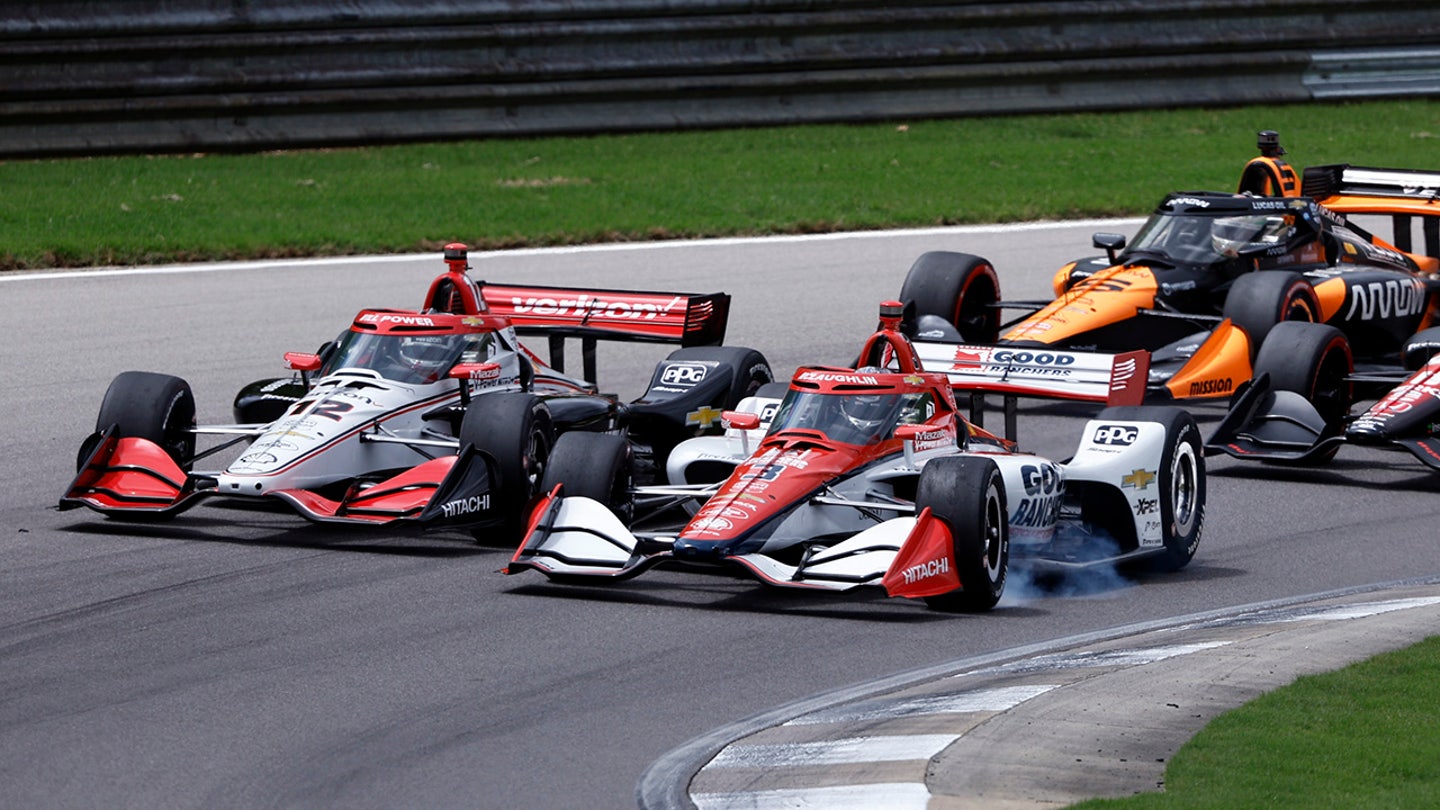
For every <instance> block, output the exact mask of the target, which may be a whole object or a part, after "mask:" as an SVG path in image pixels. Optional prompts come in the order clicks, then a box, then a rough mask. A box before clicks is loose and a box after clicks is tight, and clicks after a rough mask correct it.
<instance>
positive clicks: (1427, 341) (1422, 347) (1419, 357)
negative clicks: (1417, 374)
mask: <svg viewBox="0 0 1440 810" xmlns="http://www.w3.org/2000/svg"><path fill="white" fill-rule="evenodd" d="M1437 354H1440V326H1432V327H1430V328H1429V329H1421V330H1420V331H1419V332H1416V333H1415V334H1414V335H1411V336H1410V338H1409V339H1408V340H1406V341H1405V345H1404V347H1403V348H1402V349H1401V350H1400V360H1401V362H1402V363H1403V364H1404V366H1405V370H1406V371H1419V370H1420V369H1421V367H1423V366H1424V365H1425V364H1426V363H1428V362H1430V358H1432V357H1434V356H1435V355H1437Z"/></svg>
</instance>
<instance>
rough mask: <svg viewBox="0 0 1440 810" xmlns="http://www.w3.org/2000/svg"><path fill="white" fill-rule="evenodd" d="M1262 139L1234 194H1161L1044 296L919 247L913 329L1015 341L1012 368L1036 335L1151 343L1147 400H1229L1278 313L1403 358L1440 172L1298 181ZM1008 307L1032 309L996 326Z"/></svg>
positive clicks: (1111, 346)
mask: <svg viewBox="0 0 1440 810" xmlns="http://www.w3.org/2000/svg"><path fill="white" fill-rule="evenodd" d="M1259 142H1260V151H1261V155H1260V156H1259V157H1256V158H1254V159H1252V160H1251V161H1250V162H1249V163H1248V164H1246V167H1245V170H1244V172H1243V173H1242V175H1241V181H1240V187H1239V190H1238V191H1237V192H1234V193H1220V192H1178V193H1174V194H1170V195H1169V196H1167V197H1166V198H1165V199H1164V200H1163V201H1162V202H1161V203H1160V205H1159V207H1157V208H1156V209H1155V212H1154V213H1153V214H1152V215H1151V216H1150V218H1149V219H1148V220H1146V222H1145V224H1144V225H1143V226H1141V228H1140V231H1139V232H1138V233H1137V234H1136V235H1135V238H1134V239H1133V240H1131V241H1129V243H1128V244H1127V240H1126V238H1125V237H1124V236H1122V235H1120V234H1107V233H1097V234H1095V236H1094V246H1095V247H1096V248H1099V249H1103V250H1105V251H1106V255H1105V256H1099V257H1095V258H1090V259H1083V260H1080V261H1075V262H1071V263H1069V264H1067V265H1065V266H1064V267H1062V268H1060V270H1059V272H1057V273H1056V274H1055V279H1054V287H1055V295H1056V298H1055V300H1053V301H1049V302H1045V301H1002V300H1001V298H1000V280H999V277H998V275H997V274H996V272H995V269H994V267H993V266H991V264H990V262H988V261H986V260H985V259H983V258H981V257H979V256H972V255H969V254H964V253H950V252H931V253H926V254H923V255H922V256H920V258H919V259H918V260H916V262H915V264H914V265H913V266H912V267H911V268H910V271H909V273H908V274H907V275H906V277H905V283H904V285H903V287H902V288H901V292H900V299H901V301H903V302H904V303H905V305H906V307H907V329H908V330H909V332H910V333H911V334H912V335H915V336H919V337H922V338H925V339H942V340H954V341H957V342H961V341H963V342H965V343H970V344H974V343H987V344H990V343H993V344H997V345H999V346H1003V347H1014V348H1015V349H1016V350H1015V351H1010V352H995V353H994V357H995V361H996V362H1001V363H1006V364H1009V365H1010V366H1012V367H1017V368H1018V367H1022V366H1023V367H1030V366H1044V365H1045V364H1046V363H1047V362H1049V361H1048V360H1047V358H1052V356H1051V355H1050V354H1048V353H1047V352H1045V351H1043V350H1044V349H1046V348H1055V349H1065V350H1067V351H1098V352H1116V351H1128V350H1134V349H1145V350H1148V351H1149V352H1151V363H1150V376H1149V381H1148V385H1147V392H1148V397H1149V398H1150V399H1152V400H1157V401H1163V400H1179V399H1208V398H1222V397H1229V396H1230V395H1231V394H1232V393H1234V391H1235V390H1236V388H1237V387H1238V386H1239V385H1240V384H1241V383H1243V382H1245V381H1246V380H1248V379H1250V377H1251V373H1252V370H1253V364H1254V360H1255V356H1256V352H1258V351H1259V347H1260V345H1261V343H1262V342H1263V340H1264V338H1265V335H1266V334H1267V333H1268V332H1269V331H1270V330H1271V329H1272V328H1273V327H1274V326H1275V325H1276V324H1277V323H1279V322H1281V321H1290V320H1298V321H1313V322H1318V323H1327V324H1331V325H1333V326H1335V327H1338V328H1339V329H1340V330H1341V331H1342V332H1343V333H1344V334H1345V335H1346V336H1347V337H1348V338H1349V341H1350V345H1351V347H1352V349H1353V351H1354V356H1355V358H1356V360H1358V361H1360V362H1362V363H1364V362H1377V363H1383V364H1386V365H1393V364H1395V363H1397V362H1398V357H1399V352H1400V349H1401V347H1402V345H1403V344H1404V342H1405V340H1406V339H1407V338H1408V337H1410V336H1411V335H1413V334H1414V333H1415V332H1416V331H1418V330H1420V329H1423V328H1426V327H1429V326H1431V325H1433V324H1435V323H1436V322H1437V318H1440V259H1437V257H1440V199H1437V194H1440V192H1437V189H1440V173H1437V172H1420V171H1411V170H1404V169H1367V168H1359V167H1353V166H1348V165H1327V166H1316V167H1311V168H1308V169H1306V170H1305V172H1304V176H1303V180H1301V179H1298V178H1297V177H1296V173H1295V171H1294V169H1292V168H1291V167H1290V166H1289V165H1288V164H1286V163H1285V161H1283V160H1282V159H1281V155H1283V154H1284V150H1283V149H1282V148H1281V147H1280V144H1279V138H1278V136H1277V135H1276V134H1275V133H1274V132H1271V131H1268V130H1267V131H1265V132H1261V133H1260V141H1259ZM1377 215H1378V216H1377ZM1381 227H1387V229H1388V230H1389V232H1390V233H1389V235H1388V238H1381V237H1380V236H1377V235H1376V234H1375V233H1372V232H1371V231H1370V230H1369V229H1368V228H1376V229H1377V230H1378V229H1379V228H1381ZM1416 231H1418V234H1419V244H1417V239H1416ZM1002 309H1024V310H1027V313H1026V314H1025V315H1024V316H1022V317H1021V318H1019V319H1017V320H1014V321H1011V322H1008V323H1002V318H1001V310H1002ZM957 333H958V334H957ZM1002 355H1003V356H1002ZM1052 359H1053V358H1052ZM1050 371H1051V373H1053V374H1054V375H1055V376H1057V377H1063V376H1064V374H1065V369H1064V368H1060V367H1054V368H1052V369H1050Z"/></svg>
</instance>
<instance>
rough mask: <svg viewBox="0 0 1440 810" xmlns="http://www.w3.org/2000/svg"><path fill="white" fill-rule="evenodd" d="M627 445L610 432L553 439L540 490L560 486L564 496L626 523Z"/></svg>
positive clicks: (623, 440)
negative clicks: (595, 504) (579, 499)
mask: <svg viewBox="0 0 1440 810" xmlns="http://www.w3.org/2000/svg"><path fill="white" fill-rule="evenodd" d="M631 463H632V462H631V449H630V442H629V441H628V440H626V438H625V437H624V436H620V435H617V434H613V433H586V432H578V431H577V432H571V433H566V434H564V435H562V436H560V438H558V439H556V441H555V447H554V449H553V451H552V452H551V454H550V462H549V464H547V465H546V466H545V474H544V477H543V478H542V479H541V485H540V490H541V491H542V492H549V491H551V490H552V489H554V488H555V486H556V485H557V484H563V485H564V487H565V489H564V494H565V496H566V497H574V496H581V497H585V498H590V499H592V500H595V501H598V502H599V503H601V504H603V505H605V506H606V507H608V508H609V509H610V511H612V512H614V513H615V514H616V516H617V517H619V518H620V519H621V520H622V521H626V522H628V520H629V518H630V516H631V514H632V511H633V510H632V509H631V508H630V503H631V500H630V495H629V490H630V484H631V478H632V475H633V473H632V470H631Z"/></svg>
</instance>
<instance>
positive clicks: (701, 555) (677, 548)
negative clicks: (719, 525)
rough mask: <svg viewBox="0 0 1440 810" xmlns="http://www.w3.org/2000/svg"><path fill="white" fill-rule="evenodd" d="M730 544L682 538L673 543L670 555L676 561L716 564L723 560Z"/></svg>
mask: <svg viewBox="0 0 1440 810" xmlns="http://www.w3.org/2000/svg"><path fill="white" fill-rule="evenodd" d="M729 546H730V543H728V542H725V541H720V542H717V541H715V540H696V539H694V538H688V537H682V538H680V539H678V540H676V541H675V545H674V547H673V548H672V551H671V554H672V555H673V556H674V557H675V559H677V560H683V561H685V562H693V563H718V562H720V561H721V560H722V559H724V558H725V555H726V551H727V549H728V548H729Z"/></svg>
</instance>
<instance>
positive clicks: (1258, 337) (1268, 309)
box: [1223, 270, 1321, 360]
mask: <svg viewBox="0 0 1440 810" xmlns="http://www.w3.org/2000/svg"><path fill="white" fill-rule="evenodd" d="M1223 314H1224V316H1225V317H1227V318H1229V319H1230V322H1231V323H1233V324H1235V325H1236V326H1238V327H1240V328H1241V329H1243V330H1245V334H1246V335H1248V336H1249V338H1250V359H1251V360H1254V359H1255V357H1256V355H1257V354H1259V352H1260V347H1261V346H1262V345H1264V343H1265V336H1266V335H1268V334H1270V330H1271V329H1274V328H1275V326H1276V324H1280V323H1284V322H1285V321H1309V322H1311V323H1319V322H1320V320H1321V318H1320V299H1319V298H1318V297H1317V296H1316V295H1315V288H1314V287H1312V286H1310V282H1309V281H1307V280H1306V279H1305V278H1304V277H1303V276H1301V275H1300V274H1298V273H1286V272H1281V271H1278V270H1257V271H1255V272H1253V273H1246V274H1245V275H1243V276H1240V277H1239V278H1237V279H1235V283H1234V284H1233V285H1231V287H1230V292H1229V293H1228V294H1226V296H1225V307H1224V309H1223Z"/></svg>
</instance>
